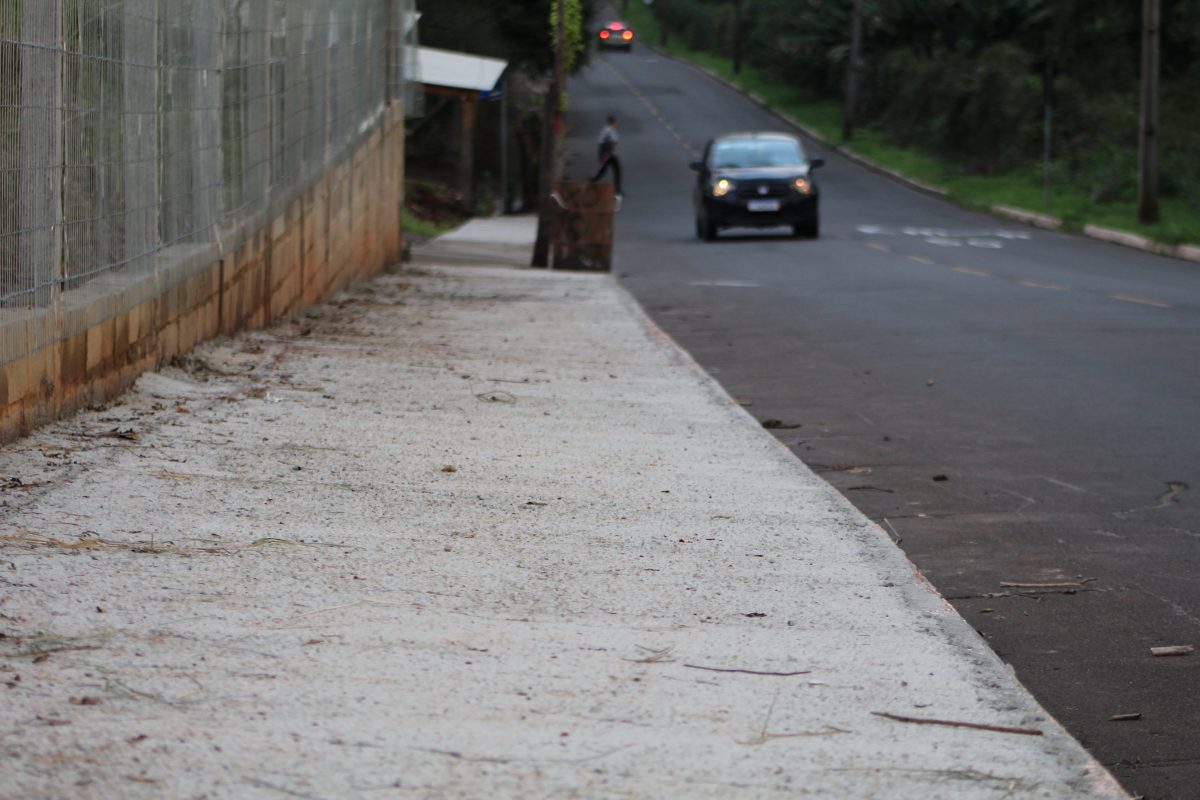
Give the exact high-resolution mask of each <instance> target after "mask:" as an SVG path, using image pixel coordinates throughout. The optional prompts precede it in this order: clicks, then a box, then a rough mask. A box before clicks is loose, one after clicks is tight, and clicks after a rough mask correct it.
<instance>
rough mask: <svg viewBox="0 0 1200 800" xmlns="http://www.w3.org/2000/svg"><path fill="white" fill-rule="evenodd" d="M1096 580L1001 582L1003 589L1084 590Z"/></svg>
mask: <svg viewBox="0 0 1200 800" xmlns="http://www.w3.org/2000/svg"><path fill="white" fill-rule="evenodd" d="M1094 580H1095V578H1089V579H1087V580H1086V581H1071V582H1068V583H1014V582H1012V581H1000V588H1001V589H1082V588H1083V586H1084V584H1087V583H1091V582H1092V581H1094Z"/></svg>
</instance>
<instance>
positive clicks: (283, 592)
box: [0, 267, 1124, 800]
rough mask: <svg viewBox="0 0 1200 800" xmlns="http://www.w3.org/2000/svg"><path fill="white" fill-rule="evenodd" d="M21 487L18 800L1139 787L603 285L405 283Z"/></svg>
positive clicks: (7, 780)
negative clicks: (1063, 725) (1108, 764)
mask: <svg viewBox="0 0 1200 800" xmlns="http://www.w3.org/2000/svg"><path fill="white" fill-rule="evenodd" d="M0 465H2V466H0V479H3V480H4V482H5V483H4V492H3V524H2V526H0V684H3V685H0V759H2V762H3V768H2V770H0V797H4V798H31V799H32V798H164V797H166V798H259V797H262V798H286V797H298V798H391V797H395V798H499V797H504V798H534V797H547V798H549V797H556V798H557V797H564V798H565V797H587V798H729V797H752V798H758V797H762V798H773V797H780V798H782V797H789V798H791V797H808V796H812V797H830V798H833V797H836V798H898V799H902V798H921V800H929V798H996V799H997V800H999V799H1000V798H1068V797H1071V798H1097V797H1100V798H1103V797H1124V795H1123V794H1122V793H1121V792H1120V790H1119V789H1117V788H1116V786H1115V784H1113V783H1112V782H1111V779H1110V778H1109V777H1108V776H1107V774H1106V773H1105V772H1104V770H1103V769H1102V768H1100V767H1099V766H1098V765H1097V764H1096V763H1094V762H1093V761H1092V760H1091V759H1090V758H1089V757H1088V756H1087V755H1086V753H1084V752H1083V750H1082V749H1081V748H1080V747H1079V746H1078V745H1077V744H1076V743H1075V742H1074V741H1073V740H1071V739H1070V738H1069V737H1068V736H1066V734H1065V733H1063V732H1062V730H1061V729H1060V728H1059V727H1058V726H1057V724H1056V723H1054V722H1053V720H1050V719H1048V718H1047V717H1046V715H1045V714H1044V712H1043V711H1042V710H1041V709H1040V708H1039V707H1038V706H1037V705H1036V704H1035V703H1034V702H1033V700H1032V699H1031V698H1030V697H1029V696H1028V694H1027V693H1026V692H1025V691H1024V690H1023V689H1022V688H1021V687H1020V686H1019V685H1018V684H1017V683H1016V682H1015V680H1014V679H1013V678H1012V677H1011V675H1010V674H1009V672H1008V670H1007V669H1006V668H1005V666H1004V665H1003V664H1001V663H1000V662H999V661H998V660H997V659H996V658H995V656H994V655H993V654H992V653H991V652H990V651H989V650H988V649H987V648H986V646H985V645H984V644H983V643H982V642H981V641H980V640H979V639H978V638H977V637H976V636H975V634H974V632H973V631H971V630H970V629H969V628H968V626H967V625H966V624H965V623H964V622H963V621H962V620H961V619H960V618H958V617H957V616H956V615H955V614H954V612H953V611H952V610H951V609H950V608H949V607H948V606H947V605H946V604H945V603H944V602H942V601H941V600H940V598H938V597H937V596H936V595H935V594H934V593H933V592H932V591H931V590H930V589H929V588H928V587H927V586H925V585H924V584H923V583H922V582H921V581H920V580H919V579H918V578H917V576H916V575H915V574H914V572H913V570H912V568H911V566H910V565H909V563H908V562H907V561H906V560H905V559H904V558H903V556H902V554H901V553H900V552H899V551H898V550H897V549H896V548H895V547H894V546H893V545H892V543H891V542H890V541H889V540H888V539H887V537H886V535H885V534H884V533H883V532H882V531H880V530H879V529H878V528H877V527H876V526H875V525H873V524H872V523H870V522H869V521H868V520H866V519H865V518H863V517H862V516H861V515H859V514H858V512H857V511H855V510H854V509H853V508H852V507H851V506H850V505H849V504H848V503H846V502H845V501H844V500H843V499H842V498H841V497H840V496H839V495H838V494H837V493H836V492H835V491H833V490H832V489H831V488H830V487H829V486H828V485H826V484H825V483H824V482H823V481H821V480H820V479H818V478H817V477H816V476H814V475H813V474H812V473H811V472H810V471H809V470H808V469H806V468H805V467H804V466H803V465H802V464H800V463H799V462H798V461H796V460H795V459H794V458H793V457H792V456H791V455H790V454H789V453H788V452H787V451H786V450H785V449H783V448H782V447H781V446H780V445H779V444H777V443H776V441H775V440H774V438H773V437H772V436H770V435H769V434H768V433H767V432H765V431H763V430H762V429H761V428H760V427H759V426H758V425H757V424H756V423H755V422H754V421H753V420H752V419H751V418H750V417H749V416H748V415H747V414H746V413H745V412H744V411H743V410H742V409H741V408H739V407H738V406H737V405H736V404H735V403H733V402H732V401H731V400H730V398H729V397H728V396H727V395H725V393H724V392H723V391H722V390H721V389H720V387H719V386H717V385H716V384H715V383H714V382H712V381H711V380H710V379H709V378H708V377H707V376H706V375H704V373H703V372H702V371H700V370H699V369H698V368H697V367H696V366H695V364H694V363H693V362H692V361H691V360H690V359H689V358H688V357H687V356H686V355H685V354H683V353H681V352H680V351H679V350H678V349H677V348H676V347H675V346H674V345H673V344H672V343H671V342H670V341H668V340H667V339H666V337H665V336H663V335H662V334H661V332H659V331H658V330H657V329H656V328H654V326H653V325H651V324H650V323H649V322H648V321H647V320H646V319H645V317H644V316H643V315H642V314H641V312H640V311H639V310H638V309H637V307H636V306H635V304H634V303H633V302H632V300H630V299H629V298H628V296H627V295H626V294H625V293H624V292H623V290H621V289H620V288H619V287H618V286H617V285H616V284H615V282H613V281H612V280H611V279H610V278H608V277H607V276H586V275H571V274H562V273H540V272H534V271H528V270H514V269H499V268H478V267H444V268H437V267H424V268H421V269H419V270H409V271H406V272H402V273H398V274H391V275H386V276H383V277H381V278H380V279H378V280H377V281H375V282H373V283H372V284H369V285H364V286H359V287H356V288H354V289H352V290H351V291H348V292H346V293H344V294H342V295H341V296H339V297H338V298H337V299H335V300H334V301H333V302H331V303H328V304H326V305H324V306H322V307H320V308H319V309H317V310H315V311H312V312H309V313H308V314H306V315H304V316H303V317H301V318H300V319H298V320H297V321H295V322H292V323H290V324H287V325H284V326H282V327H279V328H276V329H273V330H270V331H265V332H257V333H250V334H246V335H243V336H239V337H237V338H234V339H224V340H220V341H217V342H214V343H210V344H208V345H205V346H203V347H201V348H200V349H199V350H197V351H196V352H195V353H194V355H192V356H190V357H188V358H186V359H184V360H182V361H181V362H180V363H178V364H177V365H174V366H172V367H170V368H167V369H164V370H163V371H162V372H161V373H157V374H152V375H146V376H144V377H143V378H142V379H141V380H140V381H139V383H138V385H137V387H136V389H135V390H134V391H132V392H130V393H129V394H128V395H126V396H125V397H124V398H122V399H121V400H120V401H119V402H117V403H114V404H112V405H111V406H109V407H107V408H104V409H96V410H92V411H89V412H87V413H84V414H81V415H79V416H78V417H76V418H73V419H71V420H68V421H65V422H62V423H60V424H56V425H52V426H50V427H48V428H45V429H43V430H40V431H38V432H37V433H35V434H34V435H32V436H30V437H28V438H26V439H23V440H21V441H19V442H17V443H14V444H12V445H9V446H8V447H6V448H4V450H3V452H0ZM878 712H884V713H890V714H894V715H898V716H901V717H912V718H920V719H926V720H930V719H940V720H949V721H957V722H971V723H977V724H982V725H987V726H993V727H995V726H1003V727H1005V728H1011V729H1015V730H1008V731H1002V730H995V729H990V730H989V729H980V728H963V727H951V726H945V725H932V724H916V723H912V722H906V721H900V720H896V719H889V718H886V717H883V716H879V715H878ZM1032 732H1036V733H1037V734H1040V735H1033V733H1032Z"/></svg>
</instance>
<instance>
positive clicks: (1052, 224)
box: [990, 205, 1063, 231]
mask: <svg viewBox="0 0 1200 800" xmlns="http://www.w3.org/2000/svg"><path fill="white" fill-rule="evenodd" d="M990 210H991V212H992V213H993V214H995V215H996V216H998V217H1005V218H1006V219H1011V220H1014V221H1016V222H1024V223H1025V224H1027V225H1032V226H1034V227H1035V228H1044V229H1045V230H1048V231H1056V230H1058V229H1059V228H1061V227H1062V224H1063V221H1062V220H1061V219H1059V218H1058V217H1052V216H1050V215H1049V214H1038V213H1036V212H1034V211H1026V210H1025V209H1023V208H1013V207H1012V206H1000V205H996V206H992V207H991V209H990Z"/></svg>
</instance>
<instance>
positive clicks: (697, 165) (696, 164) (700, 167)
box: [688, 161, 704, 172]
mask: <svg viewBox="0 0 1200 800" xmlns="http://www.w3.org/2000/svg"><path fill="white" fill-rule="evenodd" d="M688 166H689V167H691V168H692V169H694V170H695V171H696V172H703V171H704V162H703V161H693V162H692V163H690V164H688Z"/></svg>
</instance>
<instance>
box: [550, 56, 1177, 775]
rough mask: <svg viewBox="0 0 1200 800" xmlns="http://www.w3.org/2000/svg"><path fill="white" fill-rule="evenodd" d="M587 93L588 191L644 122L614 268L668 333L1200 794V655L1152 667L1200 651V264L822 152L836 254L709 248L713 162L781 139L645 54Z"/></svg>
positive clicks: (1124, 756) (604, 70)
mask: <svg viewBox="0 0 1200 800" xmlns="http://www.w3.org/2000/svg"><path fill="white" fill-rule="evenodd" d="M570 100H571V112H570V115H569V125H570V137H571V138H570V140H569V143H568V173H569V175H571V176H573V177H576V178H582V177H586V175H587V174H588V171H589V170H590V168H591V166H592V158H593V153H594V150H595V146H594V140H595V136H596V134H597V133H598V132H599V130H600V128H601V126H602V124H603V119H604V116H605V115H606V114H608V113H615V114H617V115H618V116H619V120H620V122H619V124H620V130H621V133H622V142H621V148H620V152H621V157H622V163H623V165H624V168H625V184H626V185H625V191H626V197H625V202H624V207H623V209H622V211H621V213H620V215H619V217H618V221H617V230H616V236H617V246H616V261H615V263H616V266H615V269H616V271H617V272H618V273H619V274H620V277H621V279H622V281H623V283H624V285H625V286H626V287H628V288H629V289H630V290H631V291H632V292H633V293H634V294H635V295H636V296H637V298H638V299H639V301H640V302H641V303H642V304H643V306H644V307H645V308H646V309H647V310H648V311H649V312H650V314H651V315H652V316H653V317H654V319H655V320H656V321H657V322H658V324H659V325H661V326H662V327H663V328H664V329H665V330H666V331H667V332H669V333H670V334H671V335H672V336H673V337H674V338H675V339H676V340H677V341H678V342H679V343H680V344H681V345H682V346H684V347H685V348H686V349H687V350H688V351H689V352H691V354H692V355H693V356H694V357H695V358H696V359H697V360H698V361H699V362H700V363H701V364H702V365H703V366H704V367H705V368H706V369H708V370H709V371H710V372H711V373H712V374H713V375H715V376H716V377H717V378H718V379H719V380H720V382H721V383H722V384H723V385H724V386H725V387H726V388H727V390H728V391H729V392H730V393H731V394H733V395H734V396H735V397H737V398H739V400H741V401H743V402H744V403H745V405H746V406H747V407H748V409H749V410H750V411H751V412H752V413H753V414H754V415H755V416H757V417H758V418H759V419H760V420H762V421H764V422H766V421H768V420H776V421H778V422H779V423H781V424H782V425H783V426H786V427H779V428H775V432H776V433H777V435H778V436H779V437H780V439H781V440H782V441H784V442H785V443H786V444H787V445H788V446H789V447H791V448H792V449H793V451H794V452H795V453H796V455H797V456H799V457H800V458H801V459H803V460H804V461H805V462H806V463H807V464H808V465H810V466H811V467H812V468H813V469H814V470H817V471H818V472H820V473H822V474H823V475H824V476H825V477H826V478H827V479H828V480H829V481H830V482H831V483H832V484H833V485H834V486H836V487H838V488H839V489H840V490H841V491H842V492H844V493H845V495H846V496H847V497H848V498H850V499H851V500H852V501H853V502H854V503H855V504H856V505H857V506H858V507H859V508H860V509H862V510H863V511H864V512H865V513H867V514H868V515H869V516H870V517H872V518H873V519H875V520H877V521H878V522H879V523H880V524H881V525H882V526H884V527H885V529H887V530H888V531H890V532H891V533H892V534H893V536H894V537H895V538H896V539H897V540H899V541H900V543H901V546H902V547H903V548H904V549H905V551H906V552H907V553H908V555H909V557H910V558H911V559H912V560H913V561H914V562H915V563H916V564H917V565H918V566H919V568H920V569H921V570H922V572H923V573H924V574H925V575H926V576H927V577H928V578H929V579H930V580H931V581H932V582H933V583H934V584H935V585H936V586H937V587H938V589H939V590H940V591H941V592H942V593H943V594H944V595H945V596H946V597H947V598H949V599H950V600H951V601H952V602H953V603H954V605H955V606H956V607H957V608H958V610H959V611H960V613H962V615H963V616H964V617H965V618H966V619H967V620H968V622H970V623H971V624H972V625H974V626H975V628H976V629H977V630H979V631H980V633H981V634H982V635H983V636H984V637H986V639H987V640H988V641H989V642H990V643H991V645H992V646H993V647H994V648H995V650H996V652H997V653H999V655H1000V656H1001V657H1002V658H1004V659H1005V660H1006V661H1008V662H1009V663H1011V664H1012V665H1013V666H1014V668H1015V669H1016V672H1017V675H1018V676H1019V677H1020V679H1021V680H1022V681H1023V682H1024V683H1025V684H1026V685H1027V686H1028V687H1029V688H1030V689H1031V690H1032V691H1033V692H1034V694H1035V695H1036V696H1037V697H1038V699H1039V700H1040V701H1041V702H1042V703H1043V704H1044V705H1045V706H1046V707H1047V708H1048V709H1049V710H1050V711H1051V712H1052V713H1053V714H1054V715H1055V716H1056V717H1057V718H1058V719H1059V720H1060V721H1062V723H1063V724H1064V725H1065V726H1066V727H1067V728H1068V729H1069V730H1070V731H1071V732H1072V733H1074V734H1075V735H1076V736H1077V737H1078V738H1079V740H1080V741H1081V742H1083V744H1084V745H1085V746H1086V747H1088V748H1089V749H1090V750H1091V751H1092V752H1093V753H1094V754H1095V755H1096V756H1097V757H1098V758H1099V759H1100V760H1101V761H1102V762H1103V763H1105V764H1106V765H1107V766H1108V767H1109V768H1110V769H1111V770H1112V771H1113V772H1114V774H1116V775H1117V777H1118V778H1119V779H1120V780H1121V781H1122V782H1123V783H1124V785H1125V786H1126V788H1128V789H1129V790H1130V791H1131V792H1132V793H1134V794H1135V795H1137V794H1141V795H1144V796H1145V797H1146V798H1196V797H1200V789H1198V788H1197V787H1200V654H1197V655H1192V656H1184V657H1176V658H1161V657H1157V658H1156V657H1154V656H1152V655H1151V652H1150V648H1151V647H1156V646H1160V645H1181V644H1192V645H1196V646H1197V647H1200V501H1198V499H1197V492H1196V490H1197V489H1200V365H1198V364H1200V362H1198V359H1197V353H1200V267H1198V266H1197V265H1195V264H1189V263H1186V262H1180V261H1175V260H1170V259H1165V258H1160V257H1156V256H1150V255H1145V254H1141V253H1139V252H1137V251H1132V250H1127V249H1124V248H1120V247H1117V246H1114V245H1108V244H1104V243H1099V242H1095V241H1092V240H1089V239H1085V238H1080V237H1075V236H1068V235H1062V234H1056V233H1047V232H1043V231H1039V230H1035V229H1032V228H1026V227H1023V226H1020V225H1017V224H1014V223H1008V222H1004V221H1001V220H998V219H995V218H992V217H989V216H986V215H981V214H977V213H973V212H968V211H964V210H962V209H960V208H958V207H956V206H954V205H952V204H950V203H947V202H945V201H943V200H941V199H938V198H935V197H931V196H928V195H925V194H922V193H919V192H917V191H914V190H912V189H909V188H907V187H904V186H902V185H900V184H898V183H896V182H894V181H891V180H889V179H886V178H883V177H880V176H877V175H875V174H873V173H871V172H869V171H867V170H865V169H863V168H861V167H859V166H856V165H854V164H852V163H850V162H849V161H847V160H845V159H844V158H841V157H839V156H838V155H837V154H835V153H831V152H826V151H825V150H824V149H823V148H821V147H819V146H816V145H813V146H811V147H810V150H811V151H812V152H813V153H815V154H817V155H822V156H824V157H825V158H826V159H827V166H826V168H825V169H824V171H822V172H820V173H818V176H819V181H820V186H821V191H822V198H821V202H822V206H821V209H822V225H823V231H822V237H821V238H820V239H819V240H815V241H808V240H798V239H792V238H789V237H787V236H786V235H785V232H784V231H780V232H778V233H776V232H773V231H768V232H755V231H728V232H725V233H723V235H722V237H721V239H720V240H719V241H717V242H715V243H710V244H706V243H702V242H700V241H699V240H697V239H696V238H695V237H694V233H693V220H692V211H691V200H690V198H691V189H692V185H693V181H694V179H695V178H694V173H692V172H691V171H690V170H689V169H688V166H687V165H688V162H689V161H690V160H691V159H693V158H695V157H697V153H698V151H699V150H700V149H701V148H702V147H703V145H704V142H705V141H706V140H707V139H708V138H709V137H711V136H713V135H716V134H720V133H723V132H728V131H732V130H744V129H780V128H782V127H784V126H783V123H781V122H780V121H779V120H778V119H777V118H775V117H773V116H772V115H770V114H769V113H768V112H766V111H764V110H762V109H761V108H759V107H758V106H756V105H755V104H754V103H752V102H751V101H749V100H747V99H745V98H743V97H742V96H740V95H739V94H737V93H736V92H734V91H732V90H730V89H728V88H726V87H724V86H723V85H721V84H719V83H717V82H716V81H714V80H712V79H710V78H708V77H707V76H705V75H703V74H702V73H700V72H698V71H697V70H695V69H693V68H691V67H689V66H686V65H683V64H681V63H678V62H675V61H672V60H669V59H666V58H664V57H661V56H659V55H657V54H655V53H654V52H652V51H651V50H650V49H649V48H646V47H638V48H637V49H635V50H634V52H633V53H631V54H625V53H620V52H613V53H603V54H596V55H594V57H593V60H592V63H591V65H590V66H589V67H588V68H587V69H586V70H585V71H584V72H583V73H582V74H581V75H580V76H578V77H577V78H576V79H575V80H573V81H572V83H571V86H570ZM1006 584H1026V585H1025V586H1009V585H1006ZM1028 584H1033V586H1029V585H1028ZM1037 584H1042V585H1043V586H1037ZM1045 584H1049V586H1045ZM1056 584H1057V586H1056ZM796 590H797V591H804V587H796ZM1124 714H1140V715H1141V717H1140V719H1134V720H1125V721H1113V720H1111V719H1110V718H1111V717H1113V716H1114V715H1124Z"/></svg>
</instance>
